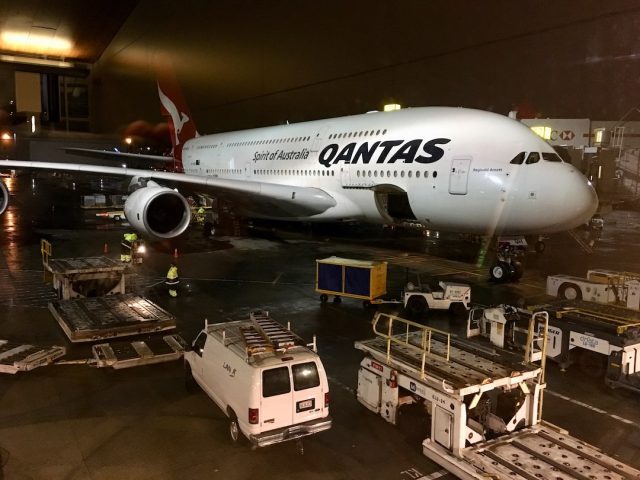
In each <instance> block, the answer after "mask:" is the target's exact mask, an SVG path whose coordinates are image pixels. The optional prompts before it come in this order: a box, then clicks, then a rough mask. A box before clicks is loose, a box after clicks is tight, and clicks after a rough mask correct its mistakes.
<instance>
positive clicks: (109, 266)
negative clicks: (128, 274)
mask: <svg viewBox="0 0 640 480" xmlns="http://www.w3.org/2000/svg"><path fill="white" fill-rule="evenodd" d="M43 266H44V268H45V271H46V272H48V273H49V274H50V275H51V278H52V286H53V289H54V290H55V291H56V292H58V298H60V299H62V300H68V299H71V298H81V297H95V296H100V295H115V294H118V293H125V274H124V273H125V269H126V265H124V264H123V263H121V262H118V261H116V260H114V259H112V258H109V257H104V256H103V257H79V258H48V257H44V261H43Z"/></svg>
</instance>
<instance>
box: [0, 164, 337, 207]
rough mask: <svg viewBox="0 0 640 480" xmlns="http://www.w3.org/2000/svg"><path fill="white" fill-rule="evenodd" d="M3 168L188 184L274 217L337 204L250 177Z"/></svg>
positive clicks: (317, 192)
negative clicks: (119, 176)
mask: <svg viewBox="0 0 640 480" xmlns="http://www.w3.org/2000/svg"><path fill="white" fill-rule="evenodd" d="M2 169H42V170H52V171H68V172H81V173H94V174H103V175H121V176H123V177H142V178H146V179H149V180H156V181H157V180H160V181H163V180H164V181H167V182H174V183H178V184H183V185H189V186H192V187H196V188H194V189H195V190H198V189H201V191H203V192H205V191H206V192H211V193H214V194H218V195H224V196H225V197H226V198H229V199H230V200H232V201H234V202H236V203H238V204H239V205H240V206H241V207H243V208H245V209H247V210H248V211H250V212H253V213H256V214H264V215H268V216H271V217H282V218H291V219H294V218H296V217H308V216H312V215H318V214H320V213H323V212H325V211H326V210H328V209H329V208H331V207H334V206H335V205H336V201H335V200H334V198H333V197H332V196H331V195H329V194H328V193H327V192H325V191H324V190H321V189H319V188H311V187H296V186H291V185H279V184H274V183H265V182H254V181H251V180H229V179H220V178H212V177H204V176H198V175H186V174H183V173H172V172H157V171H153V170H142V169H135V168H121V167H105V166H102V165H86V164H77V163H53V162H25V161H19V160H0V170H2Z"/></svg>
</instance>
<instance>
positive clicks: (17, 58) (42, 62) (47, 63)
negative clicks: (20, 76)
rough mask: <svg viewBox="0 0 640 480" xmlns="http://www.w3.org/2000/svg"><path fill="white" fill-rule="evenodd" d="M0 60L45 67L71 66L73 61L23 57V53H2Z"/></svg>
mask: <svg viewBox="0 0 640 480" xmlns="http://www.w3.org/2000/svg"><path fill="white" fill-rule="evenodd" d="M0 62H10V63H23V64H26V65H39V66H43V67H57V68H71V67H73V66H74V64H73V63H71V62H65V61H62V60H50V59H48V58H37V57H23V56H22V55H0Z"/></svg>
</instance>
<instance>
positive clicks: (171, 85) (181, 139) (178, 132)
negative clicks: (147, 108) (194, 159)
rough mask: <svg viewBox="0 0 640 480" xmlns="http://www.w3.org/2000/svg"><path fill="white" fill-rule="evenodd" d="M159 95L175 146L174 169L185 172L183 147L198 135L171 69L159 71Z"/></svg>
mask: <svg viewBox="0 0 640 480" xmlns="http://www.w3.org/2000/svg"><path fill="white" fill-rule="evenodd" d="M158 96H159V97H160V104H161V108H160V109H161V113H162V115H163V116H165V117H167V122H168V123H169V132H170V134H171V144H172V146H173V151H172V154H173V158H174V159H175V161H174V170H175V171H176V172H183V171H184V169H183V165H182V147H184V144H185V142H186V141H187V140H189V139H191V138H194V137H198V136H199V135H200V134H199V133H198V130H197V129H196V125H195V122H194V120H193V116H192V115H191V111H190V110H189V107H188V106H187V102H186V101H185V99H184V95H183V94H182V90H181V89H180V87H179V85H178V81H177V79H176V77H175V75H174V73H173V71H171V70H170V69H165V70H164V71H163V72H161V73H158Z"/></svg>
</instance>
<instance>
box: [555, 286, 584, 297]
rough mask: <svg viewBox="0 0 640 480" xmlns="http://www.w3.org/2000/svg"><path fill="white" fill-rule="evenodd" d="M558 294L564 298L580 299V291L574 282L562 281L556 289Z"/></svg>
mask: <svg viewBox="0 0 640 480" xmlns="http://www.w3.org/2000/svg"><path fill="white" fill-rule="evenodd" d="M558 296H559V297H561V298H564V299H566V300H582V291H581V290H580V287H578V286H577V285H576V284H574V283H563V284H562V285H561V286H560V289H559V290H558Z"/></svg>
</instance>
